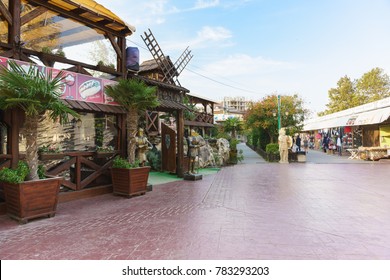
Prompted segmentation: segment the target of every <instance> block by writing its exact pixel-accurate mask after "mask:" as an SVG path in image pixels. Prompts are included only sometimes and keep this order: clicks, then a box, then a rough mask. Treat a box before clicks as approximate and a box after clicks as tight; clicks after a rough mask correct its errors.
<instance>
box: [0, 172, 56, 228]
mask: <svg viewBox="0 0 390 280" xmlns="http://www.w3.org/2000/svg"><path fill="white" fill-rule="evenodd" d="M62 180H63V178H62V177H56V178H49V179H43V180H36V181H25V182H22V183H19V184H10V183H6V182H1V184H2V186H3V188H4V195H5V202H6V207H7V215H8V216H9V217H11V218H13V219H16V220H18V221H19V222H20V223H23V224H24V223H27V221H28V220H30V219H33V218H38V217H45V216H47V217H54V215H55V213H56V209H57V203H58V193H59V191H60V186H61V182H62Z"/></svg>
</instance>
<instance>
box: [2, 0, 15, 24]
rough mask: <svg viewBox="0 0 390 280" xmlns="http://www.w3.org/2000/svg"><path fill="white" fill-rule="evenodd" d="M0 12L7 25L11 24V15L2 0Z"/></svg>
mask: <svg viewBox="0 0 390 280" xmlns="http://www.w3.org/2000/svg"><path fill="white" fill-rule="evenodd" d="M0 13H1V14H2V15H3V17H4V18H5V20H6V21H7V22H8V25H12V16H11V14H10V12H9V11H8V9H7V7H6V6H5V5H4V3H3V1H1V0H0Z"/></svg>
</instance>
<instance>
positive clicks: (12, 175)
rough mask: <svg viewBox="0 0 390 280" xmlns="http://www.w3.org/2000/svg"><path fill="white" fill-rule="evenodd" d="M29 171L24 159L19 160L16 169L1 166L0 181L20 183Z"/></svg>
mask: <svg viewBox="0 0 390 280" xmlns="http://www.w3.org/2000/svg"><path fill="white" fill-rule="evenodd" d="M29 173H30V169H29V168H28V165H27V163H26V162H24V161H19V163H18V167H17V168H16V169H10V168H3V169H2V170H0V181H2V182H7V183H11V184H19V183H22V182H23V181H24V180H25V179H26V177H27V175H28V174H29Z"/></svg>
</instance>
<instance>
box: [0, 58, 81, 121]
mask: <svg viewBox="0 0 390 280" xmlns="http://www.w3.org/2000/svg"><path fill="white" fill-rule="evenodd" d="M8 65H9V69H8V68H6V67H4V66H1V68H0V109H2V110H7V109H12V108H21V109H22V110H23V111H24V112H25V113H26V115H27V116H39V115H43V114H44V113H45V112H46V111H49V117H50V119H52V120H53V121H56V120H58V119H59V120H60V122H61V123H66V122H68V121H69V120H68V116H69V114H70V115H72V116H74V117H78V114H77V113H76V112H75V111H73V110H72V109H70V108H69V107H68V106H66V105H65V104H64V103H63V102H62V101H61V98H60V97H61V94H62V93H61V86H62V83H63V80H64V78H65V75H64V73H63V72H62V71H61V72H60V73H58V74H57V76H55V77H52V73H51V72H50V73H49V75H46V74H45V73H44V72H42V71H41V70H40V69H39V68H38V67H37V66H36V65H33V64H31V65H30V67H29V69H28V70H25V69H24V68H23V67H21V66H20V65H18V64H17V63H16V62H14V61H9V62H8Z"/></svg>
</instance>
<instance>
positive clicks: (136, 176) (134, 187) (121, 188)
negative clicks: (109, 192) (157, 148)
mask: <svg viewBox="0 0 390 280" xmlns="http://www.w3.org/2000/svg"><path fill="white" fill-rule="evenodd" d="M149 171H150V166H145V167H138V168H132V169H126V168H112V169H111V175H112V188H113V193H114V194H117V195H123V196H126V197H129V198H130V197H132V196H134V195H140V194H145V193H146V186H147V184H148V178H149Z"/></svg>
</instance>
